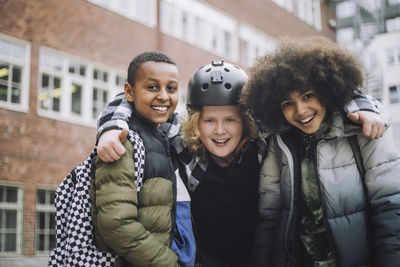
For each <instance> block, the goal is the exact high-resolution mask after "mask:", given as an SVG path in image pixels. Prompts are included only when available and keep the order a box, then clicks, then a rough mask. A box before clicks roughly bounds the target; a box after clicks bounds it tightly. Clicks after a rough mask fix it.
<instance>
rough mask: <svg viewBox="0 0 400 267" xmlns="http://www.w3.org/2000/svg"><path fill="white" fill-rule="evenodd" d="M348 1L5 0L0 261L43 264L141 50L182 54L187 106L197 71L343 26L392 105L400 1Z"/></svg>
mask: <svg viewBox="0 0 400 267" xmlns="http://www.w3.org/2000/svg"><path fill="white" fill-rule="evenodd" d="M347 2H349V1H334V0H297V1H296V0H252V1H241V0H219V1H212V0H68V1H60V0H30V1H26V0H0V266H46V265H47V259H48V255H49V251H50V250H51V249H52V248H53V247H54V245H55V223H54V212H55V209H54V192H55V189H56V188H57V186H58V185H59V183H60V182H61V180H62V179H63V178H64V177H65V175H66V174H67V173H68V172H69V171H70V170H71V169H72V168H73V167H75V166H76V165H77V164H78V163H80V162H81V161H83V160H84V159H85V158H86V157H87V155H88V154H89V153H90V151H91V150H92V149H93V147H94V145H95V141H96V138H95V136H96V117H97V116H98V114H99V113H100V112H101V110H102V108H103V107H104V105H105V104H106V103H107V102H108V101H110V100H111V99H112V98H113V96H114V95H115V94H116V93H118V92H120V91H122V89H123V83H124V82H125V79H126V69H127V67H128V64H129V62H130V60H131V59H132V58H133V57H134V56H136V55H137V54H138V53H141V52H143V51H146V50H160V51H163V52H165V53H167V54H168V55H170V56H171V57H172V58H174V59H175V61H176V62H177V65H178V68H179V70H180V84H179V85H180V106H179V107H178V108H179V109H182V108H184V106H185V102H186V99H185V96H186V84H187V82H188V79H189V77H190V75H191V74H192V73H193V72H194V71H195V70H196V69H197V68H199V67H200V66H202V65H204V64H207V63H209V62H210V60H213V59H214V60H215V59H224V60H226V61H229V62H233V63H235V64H237V65H239V66H241V67H243V68H246V67H248V66H250V65H251V64H252V63H253V62H254V59H255V58H256V57H257V56H259V55H262V54H264V53H266V52H268V51H271V50H273V49H274V47H275V44H276V42H277V40H278V39H279V38H281V37H283V36H305V35H322V36H326V37H328V38H330V39H332V40H335V39H336V30H338V41H339V43H340V44H343V45H346V46H347V45H348V43H352V44H354V47H359V48H360V47H362V50H359V51H362V53H361V52H360V54H363V55H364V54H365V55H366V59H365V62H366V66H369V68H368V70H370V71H369V72H368V73H369V77H370V79H369V80H371V84H375V85H374V86H375V87H373V86H372V87H371V86H369V88H372V89H371V93H372V94H373V95H374V96H375V97H377V98H379V99H381V100H382V101H383V102H385V101H388V102H387V103H389V104H391V105H392V104H393V105H395V103H397V102H398V101H400V97H399V96H398V94H399V93H398V90H400V82H399V80H397V82H396V80H391V78H390V79H389V78H385V77H386V76H385V75H386V74H388V73H389V72H390V71H391V70H393V73H395V72H396V70H395V68H396V67H397V73H398V68H399V64H400V48H399V44H400V42H399V41H398V40H399V39H398V38H399V36H398V34H397V35H395V34H393V35H392V33H390V31H392V30H396V29H397V30H398V29H399V28H400V22H399V17H398V16H399V15H393V14H392V13H391V12H392V11H393V10H395V8H394V7H396V10H399V8H398V7H399V6H398V5H399V1H395V0H391V1H383V2H384V4H382V3H381V4H380V5H378V4H377V3H378V2H375V1H367V2H371V3H375V6H371V7H370V6H366V5H364V4H363V3H362V2H363V1H351V2H354V3H353V4H352V3H347ZM380 2H382V1H380ZM348 6H350V7H351V8H348ZM383 7H384V8H385V12H383V11H381V10H382V9H383ZM336 10H337V12H338V16H335V11H336ZM350 10H352V11H353V12H350ZM386 14H387V15H386ZM389 14H391V15H390V16H389ZM397 14H398V13H397ZM396 16H397V18H396ZM346 23H347V24H346ZM357 23H358V24H357ZM370 23H371V24H370ZM382 23H383V26H382ZM357 25H358V26H357ZM374 25H375V26H374ZM349 28H352V29H353V30H349ZM377 33H379V35H377V36H375V35H376V34H377ZM396 38H397V39H396ZM389 42H391V44H392V45H391V46H389ZM360 43H361V45H360ZM382 45H385V46H384V47H385V48H384V49H383V50H382V49H381V47H382ZM396 45H397V46H396ZM390 49H392V50H390ZM389 50H390V51H392V52H387V51H389ZM364 51H368V52H364ZM367 54H368V56H367ZM388 55H390V56H388ZM387 60H389V62H390V64H387V62H388V61H387ZM385 64H386V65H385ZM374 75H375V76H374ZM392 76H396V75H392ZM397 76H398V77H396V78H397V79H398V78H399V77H400V75H398V74H397ZM385 79H386V80H385ZM385 92H386V93H385ZM385 99H389V100H385ZM385 103H386V102H385ZM399 119H400V118H399ZM393 125H394V126H395V127H394V128H396V127H398V126H396V124H395V123H393Z"/></svg>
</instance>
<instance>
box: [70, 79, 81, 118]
mask: <svg viewBox="0 0 400 267" xmlns="http://www.w3.org/2000/svg"><path fill="white" fill-rule="evenodd" d="M71 92H72V99H71V111H72V112H73V113H75V114H79V115H80V114H81V102H82V87H81V86H80V85H77V84H72V88H71Z"/></svg>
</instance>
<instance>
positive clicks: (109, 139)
mask: <svg viewBox="0 0 400 267" xmlns="http://www.w3.org/2000/svg"><path fill="white" fill-rule="evenodd" d="M122 132H123V131H121V130H109V131H106V132H104V133H103V134H102V135H101V136H100V138H99V143H98V145H97V155H98V156H99V157H100V159H101V160H103V161H104V162H113V161H115V160H118V159H119V158H120V157H121V156H122V155H123V154H124V153H125V147H124V146H123V145H122V143H121V141H120V138H121V136H122V139H126V134H127V131H126V133H122Z"/></svg>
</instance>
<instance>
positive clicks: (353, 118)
mask: <svg viewBox="0 0 400 267" xmlns="http://www.w3.org/2000/svg"><path fill="white" fill-rule="evenodd" d="M348 117H349V119H350V120H351V121H352V122H355V123H360V122H359V119H360V117H359V116H358V112H353V113H350V114H349V115H348Z"/></svg>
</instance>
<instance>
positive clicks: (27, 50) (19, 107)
mask: <svg viewBox="0 0 400 267" xmlns="http://www.w3.org/2000/svg"><path fill="white" fill-rule="evenodd" d="M0 40H1V41H5V42H7V43H11V44H15V45H18V46H23V48H24V59H23V60H19V59H15V58H14V59H13V58H10V57H7V56H4V55H1V54H0V61H4V62H6V63H9V64H10V63H11V64H12V65H17V66H20V67H21V97H20V103H12V102H11V101H9V100H8V99H7V101H0V108H5V109H9V110H13V111H19V112H28V111H29V83H30V61H31V44H30V43H29V42H27V41H24V40H20V39H17V38H14V37H11V36H9V35H5V34H2V33H0ZM11 82H12V81H11ZM8 83H9V81H8ZM8 86H9V84H8ZM9 90H10V89H7V95H8V92H9ZM11 90H12V88H11Z"/></svg>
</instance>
